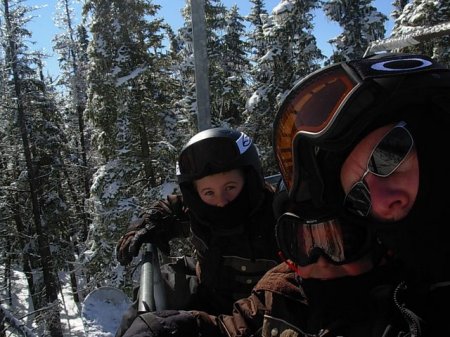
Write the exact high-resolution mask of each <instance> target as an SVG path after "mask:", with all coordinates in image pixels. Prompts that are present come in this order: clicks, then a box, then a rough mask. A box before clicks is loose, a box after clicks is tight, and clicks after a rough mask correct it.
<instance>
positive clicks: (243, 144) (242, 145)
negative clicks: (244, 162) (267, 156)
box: [236, 132, 252, 154]
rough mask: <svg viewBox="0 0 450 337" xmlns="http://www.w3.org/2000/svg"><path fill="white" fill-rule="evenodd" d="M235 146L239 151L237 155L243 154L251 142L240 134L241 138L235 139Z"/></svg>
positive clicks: (247, 137)
mask: <svg viewBox="0 0 450 337" xmlns="http://www.w3.org/2000/svg"><path fill="white" fill-rule="evenodd" d="M236 145H237V147H238V149H239V153H240V154H243V153H244V152H245V151H247V150H248V149H249V148H250V145H252V140H251V138H250V137H249V136H247V135H246V134H245V133H243V132H241V136H240V137H239V138H238V139H236Z"/></svg>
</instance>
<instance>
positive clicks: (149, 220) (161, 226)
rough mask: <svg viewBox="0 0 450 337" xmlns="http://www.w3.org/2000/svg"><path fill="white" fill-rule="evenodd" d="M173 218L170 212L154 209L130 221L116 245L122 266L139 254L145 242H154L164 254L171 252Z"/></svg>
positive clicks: (118, 258)
mask: <svg viewBox="0 0 450 337" xmlns="http://www.w3.org/2000/svg"><path fill="white" fill-rule="evenodd" d="M172 223H173V218H172V217H171V212H170V213H167V212H166V213H165V214H162V212H161V211H160V210H156V209H152V210H151V212H150V213H146V214H144V215H142V216H141V217H140V218H139V219H137V220H135V221H133V222H131V223H130V225H129V226H128V229H127V233H126V234H125V235H123V236H122V237H121V238H120V239H119V242H118V243H117V246H116V255H117V260H118V261H119V263H120V264H121V265H122V266H126V265H127V264H129V263H130V262H131V261H132V260H133V257H135V256H138V254H139V250H140V248H141V246H142V244H143V243H145V242H148V243H153V244H155V245H156V247H158V249H159V250H161V251H162V252H163V253H164V254H166V255H169V254H170V246H169V240H170V239H171V237H170V231H171V230H170V228H171V225H172Z"/></svg>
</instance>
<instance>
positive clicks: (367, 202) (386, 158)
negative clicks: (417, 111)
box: [344, 122, 414, 216]
mask: <svg viewBox="0 0 450 337" xmlns="http://www.w3.org/2000/svg"><path fill="white" fill-rule="evenodd" d="M405 125H406V123H405V122H400V123H398V124H397V125H395V126H394V127H393V128H392V129H391V130H390V131H389V132H388V133H387V134H386V135H385V136H384V137H383V138H382V139H381V140H380V142H379V143H378V144H377V145H376V146H375V148H374V149H373V151H372V154H371V155H370V157H369V160H368V162H367V168H366V172H364V174H363V176H362V177H361V179H360V180H359V181H357V182H356V183H355V184H354V185H353V186H352V188H351V189H350V191H349V192H348V193H347V195H346V196H345V200H344V206H345V207H346V208H347V209H348V210H350V211H352V212H353V213H355V214H357V215H361V216H367V215H368V214H369V213H370V209H371V207H372V202H371V198H370V191H369V188H368V186H367V184H366V183H365V182H364V178H365V176H366V175H367V173H372V174H374V175H376V176H378V177H388V176H389V175H391V174H392V173H393V172H395V170H396V169H397V168H398V167H399V166H400V165H401V164H402V163H403V162H404V161H405V159H406V158H407V157H408V154H409V153H410V152H411V149H412V148H413V146H414V140H413V138H412V135H411V133H410V132H409V131H408V130H407V129H406V128H405Z"/></svg>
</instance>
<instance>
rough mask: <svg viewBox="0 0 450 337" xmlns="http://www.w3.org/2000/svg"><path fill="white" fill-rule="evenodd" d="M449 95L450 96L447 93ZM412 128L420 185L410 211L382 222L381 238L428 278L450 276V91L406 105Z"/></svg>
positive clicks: (445, 279) (423, 277)
mask: <svg viewBox="0 0 450 337" xmlns="http://www.w3.org/2000/svg"><path fill="white" fill-rule="evenodd" d="M445 95H446V96H447V97H445ZM405 110H406V111H409V112H410V113H403V115H404V120H405V121H406V122H407V128H408V129H409V130H410V132H411V134H412V135H413V138H414V143H415V147H416V149H417V155H418V160H419V176H420V178H419V191H418V195H417V198H416V201H415V203H414V206H413V208H412V210H411V211H410V213H409V214H408V215H407V216H406V217H405V218H404V219H402V220H400V221H397V222H394V223H386V224H379V223H378V224H377V226H378V227H379V233H380V237H381V238H382V240H383V241H384V242H385V243H386V244H387V245H388V246H391V247H393V248H394V250H395V251H396V253H397V254H398V256H399V257H400V259H401V260H403V261H404V262H405V263H406V264H407V265H408V267H409V268H411V269H412V270H414V271H415V274H416V277H418V278H420V280H425V281H426V282H429V283H435V282H440V281H449V280H450V222H449V221H448V217H449V216H450V207H449V197H448V196H447V193H448V192H449V191H450V179H449V177H448V174H449V173H450V164H449V161H448V160H447V159H446V156H447V154H448V153H450V149H449V145H450V139H449V135H448V126H449V125H450V92H449V94H444V96H441V97H434V98H433V99H432V100H430V101H429V102H427V103H426V104H423V105H418V106H417V105H416V106H405Z"/></svg>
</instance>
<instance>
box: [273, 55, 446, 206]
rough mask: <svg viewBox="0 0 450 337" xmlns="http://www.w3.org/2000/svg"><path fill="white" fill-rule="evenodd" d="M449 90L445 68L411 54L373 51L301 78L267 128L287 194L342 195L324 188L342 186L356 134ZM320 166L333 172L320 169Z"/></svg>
mask: <svg viewBox="0 0 450 337" xmlns="http://www.w3.org/2000/svg"><path fill="white" fill-rule="evenodd" d="M449 90H450V70H449V69H448V68H446V67H444V66H442V65H440V64H438V63H436V62H435V61H433V60H432V59H431V58H429V57H426V56H423V55H415V54H397V53H389V54H378V55H375V56H371V57H368V58H364V59H360V60H354V61H349V62H342V63H338V64H334V65H331V66H328V67H325V68H323V69H321V70H319V71H316V72H314V73H312V74H311V75H309V76H307V77H306V78H304V79H302V80H301V81H300V82H299V83H298V84H297V85H296V86H295V87H294V88H293V89H292V90H291V91H290V92H289V94H288V95H287V96H286V98H285V99H284V101H283V103H282V104H281V106H280V109H279V110H278V112H277V115H276V117H275V121H274V126H273V130H274V133H273V144H274V152H275V155H276V159H277V162H278V166H279V168H280V172H281V174H282V176H283V180H284V183H285V185H286V187H287V189H288V191H289V195H290V197H291V198H292V199H293V200H296V201H301V200H305V199H309V198H312V199H313V200H315V202H316V203H317V204H319V205H320V204H321V203H322V202H326V201H324V200H323V198H324V197H325V195H327V196H328V197H335V198H340V197H341V195H338V194H339V193H336V191H335V190H333V191H330V192H329V193H326V192H325V190H326V188H327V185H328V186H339V185H340V183H339V181H338V180H339V174H336V171H335V170H338V169H339V168H340V167H341V164H342V162H343V160H344V159H345V158H346V156H347V154H348V153H349V152H350V150H351V149H352V148H353V147H354V145H355V144H356V143H357V142H358V141H359V140H360V139H361V138H362V137H364V136H365V135H367V134H368V132H370V131H371V130H373V129H375V128H377V127H380V126H382V125H384V124H388V123H391V122H395V121H399V120H401V119H408V118H412V117H413V116H412V115H416V113H415V112H414V113H412V112H411V110H412V109H410V108H411V107H418V106H421V107H423V106H425V107H429V106H430V107H431V106H432V105H433V104H434V103H435V102H436V101H438V100H439V99H441V98H442V97H448V96H449ZM430 109H431V108H430ZM430 109H428V108H427V110H430ZM422 115H424V114H422ZM323 162H326V163H327V164H326V165H322V164H321V163H323ZM333 166H334V168H333ZM324 167H325V168H326V169H327V170H332V171H333V172H334V173H332V172H323V171H322V170H324ZM326 180H328V181H326ZM331 180H332V181H331ZM305 192H306V194H305Z"/></svg>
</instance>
